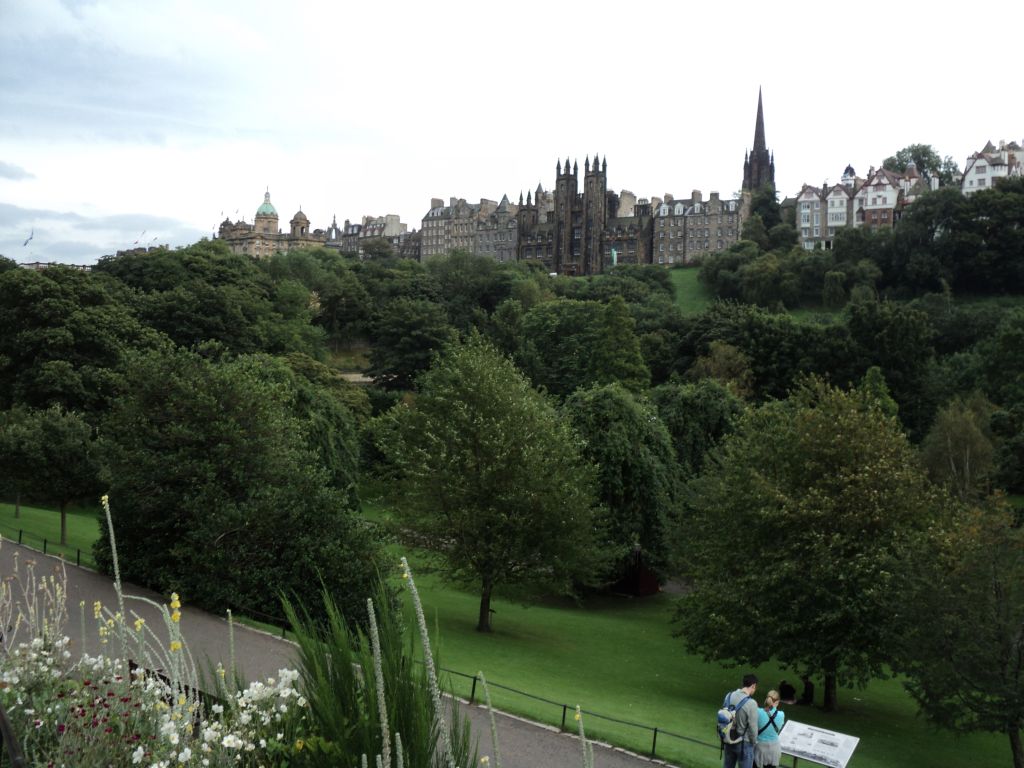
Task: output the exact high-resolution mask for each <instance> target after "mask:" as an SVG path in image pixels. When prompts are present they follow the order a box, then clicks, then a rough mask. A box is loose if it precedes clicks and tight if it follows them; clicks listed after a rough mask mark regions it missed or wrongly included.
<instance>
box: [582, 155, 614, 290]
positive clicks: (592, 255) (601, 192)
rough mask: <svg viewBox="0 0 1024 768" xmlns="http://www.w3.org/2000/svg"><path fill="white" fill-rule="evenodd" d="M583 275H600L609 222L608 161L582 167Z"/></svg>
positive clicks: (588, 162)
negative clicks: (603, 236)
mask: <svg viewBox="0 0 1024 768" xmlns="http://www.w3.org/2000/svg"><path fill="white" fill-rule="evenodd" d="M583 174H584V175H583V274H585V275H592V274H595V273H597V272H600V271H601V235H602V234H603V232H604V226H605V223H606V222H607V221H608V158H607V156H606V157H605V159H604V164H603V166H602V165H601V164H600V163H599V162H598V157H597V155H596V154H595V155H594V164H593V166H591V164H590V158H587V159H586V160H585V161H584V163H583Z"/></svg>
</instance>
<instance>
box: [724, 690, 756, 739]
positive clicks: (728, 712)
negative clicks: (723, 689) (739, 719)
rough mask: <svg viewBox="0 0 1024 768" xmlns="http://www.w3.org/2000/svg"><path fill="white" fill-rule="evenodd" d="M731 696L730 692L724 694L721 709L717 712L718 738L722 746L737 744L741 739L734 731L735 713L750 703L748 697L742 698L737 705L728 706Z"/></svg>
mask: <svg viewBox="0 0 1024 768" xmlns="http://www.w3.org/2000/svg"><path fill="white" fill-rule="evenodd" d="M731 696H732V693H731V692H730V693H727V694H725V698H724V699H723V700H722V708H721V709H720V710H718V737H719V738H720V739H721V740H722V744H738V743H739V742H740V741H742V739H743V736H741V735H740V733H739V732H738V731H737V729H736V712H737V710H739V709H740V708H742V707H743V705H744V704H746V703H747V702H748V701H750V697H749V696H744V697H743V698H742V699H740V701H739V703H738V704H730V703H729V698H730V697H731Z"/></svg>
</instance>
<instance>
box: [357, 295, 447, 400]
mask: <svg viewBox="0 0 1024 768" xmlns="http://www.w3.org/2000/svg"><path fill="white" fill-rule="evenodd" d="M455 336H456V332H455V329H454V328H452V326H451V325H450V324H449V322H448V313H447V312H446V311H445V308H444V307H443V306H442V305H441V304H436V303H435V302H433V301H426V300H423V299H410V298H396V299H392V300H391V301H388V302H387V303H386V304H385V305H384V306H383V307H382V308H381V309H380V312H379V314H378V315H377V318H376V320H375V322H374V325H373V342H374V343H373V351H372V352H371V353H370V367H369V370H367V373H368V374H369V375H370V376H371V377H373V379H374V380H375V382H376V383H377V384H378V385H379V386H382V387H385V388H387V389H412V385H413V381H414V380H415V378H416V376H417V375H419V374H420V373H421V372H423V371H425V370H426V369H427V368H428V367H430V360H431V357H432V355H433V354H434V352H436V351H437V350H439V349H441V347H443V346H444V345H445V344H447V343H449V342H450V341H452V340H453V339H454V338H455Z"/></svg>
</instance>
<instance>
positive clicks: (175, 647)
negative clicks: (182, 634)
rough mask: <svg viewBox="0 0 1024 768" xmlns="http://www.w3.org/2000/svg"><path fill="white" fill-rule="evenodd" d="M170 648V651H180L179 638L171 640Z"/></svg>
mask: <svg viewBox="0 0 1024 768" xmlns="http://www.w3.org/2000/svg"><path fill="white" fill-rule="evenodd" d="M171 650H172V651H180V650H181V640H171Z"/></svg>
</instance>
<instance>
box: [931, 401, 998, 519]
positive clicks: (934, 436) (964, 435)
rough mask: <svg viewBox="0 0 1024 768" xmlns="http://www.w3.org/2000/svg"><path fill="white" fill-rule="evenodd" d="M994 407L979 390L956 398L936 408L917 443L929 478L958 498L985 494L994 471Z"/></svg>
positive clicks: (963, 499) (977, 496)
mask: <svg viewBox="0 0 1024 768" xmlns="http://www.w3.org/2000/svg"><path fill="white" fill-rule="evenodd" d="M994 410H995V408H994V406H993V405H992V403H990V402H989V401H988V400H987V399H986V398H985V396H984V395H982V394H981V393H980V392H975V393H974V394H973V395H971V396H970V397H967V398H961V397H956V398H954V399H953V400H952V401H951V402H949V403H947V404H946V406H945V407H943V408H941V409H940V410H939V412H938V414H936V416H935V421H934V422H933V423H932V427H931V429H930V430H929V431H928V434H927V435H925V438H924V441H923V442H922V443H921V459H922V461H923V462H924V465H925V467H926V468H927V470H928V475H929V477H931V478H932V480H933V481H934V482H936V483H938V484H940V485H945V486H946V487H948V488H949V490H950V492H951V493H953V494H954V495H955V496H957V498H959V499H960V500H961V501H968V500H971V499H979V498H982V497H984V496H987V495H988V491H989V487H990V486H989V482H990V480H991V477H992V473H993V472H994V470H995V453H996V448H995V445H994V441H993V437H992V429H991V424H990V422H991V418H992V413H993V411H994Z"/></svg>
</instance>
